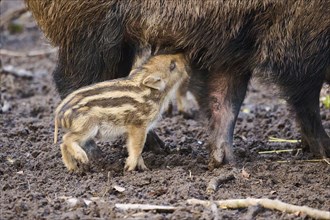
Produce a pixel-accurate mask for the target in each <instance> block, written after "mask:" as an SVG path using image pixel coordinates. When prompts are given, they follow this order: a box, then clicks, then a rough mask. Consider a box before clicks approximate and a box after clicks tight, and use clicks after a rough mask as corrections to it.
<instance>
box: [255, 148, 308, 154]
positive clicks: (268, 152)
mask: <svg viewBox="0 0 330 220" xmlns="http://www.w3.org/2000/svg"><path fill="white" fill-rule="evenodd" d="M301 150H302V149H301V148H297V149H284V150H268V151H259V152H258V154H272V153H276V154H278V153H284V152H293V151H298V152H299V151H301Z"/></svg>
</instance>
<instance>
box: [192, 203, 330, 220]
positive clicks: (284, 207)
mask: <svg viewBox="0 0 330 220" xmlns="http://www.w3.org/2000/svg"><path fill="white" fill-rule="evenodd" d="M187 202H188V204H193V205H196V204H199V205H204V206H211V205H212V203H215V204H217V205H218V206H219V207H220V208H223V209H238V208H247V207H249V206H257V205H260V206H262V207H264V208H267V209H272V210H278V211H281V212H287V213H305V214H306V215H308V216H310V217H312V218H316V219H330V212H327V211H322V210H318V209H313V208H310V207H307V206H297V205H292V204H289V203H284V202H282V201H280V200H272V199H267V198H264V199H254V198H247V199H228V200H218V201H212V202H211V201H205V200H199V199H188V200H187Z"/></svg>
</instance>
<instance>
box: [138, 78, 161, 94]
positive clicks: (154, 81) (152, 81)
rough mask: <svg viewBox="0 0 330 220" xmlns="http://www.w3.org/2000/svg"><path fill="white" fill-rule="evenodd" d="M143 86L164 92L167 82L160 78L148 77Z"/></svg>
mask: <svg viewBox="0 0 330 220" xmlns="http://www.w3.org/2000/svg"><path fill="white" fill-rule="evenodd" d="M142 83H143V85H145V86H147V87H150V88H152V89H157V90H159V91H163V90H164V89H165V82H164V80H162V78H160V77H159V76H148V77H147V78H145V79H144V80H143V82H142Z"/></svg>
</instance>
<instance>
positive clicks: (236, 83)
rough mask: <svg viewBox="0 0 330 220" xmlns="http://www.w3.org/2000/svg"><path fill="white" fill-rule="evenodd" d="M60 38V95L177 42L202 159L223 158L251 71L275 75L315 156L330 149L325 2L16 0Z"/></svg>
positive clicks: (329, 28)
mask: <svg viewBox="0 0 330 220" xmlns="http://www.w3.org/2000/svg"><path fill="white" fill-rule="evenodd" d="M25 1H26V3H27V5H28V7H29V9H30V10H31V11H32V13H33V15H34V17H35V18H36V20H37V22H38V24H39V25H40V27H41V29H42V30H43V31H44V33H45V35H46V36H47V37H48V38H49V39H50V41H51V42H52V43H53V44H54V45H56V46H59V61H58V66H57V68H56V70H55V72H54V80H55V83H56V85H57V88H58V91H59V93H60V94H61V96H62V97H65V96H66V95H67V94H68V93H69V92H71V91H72V90H75V89H77V88H79V87H81V86H85V85H87V84H91V83H93V82H98V81H102V80H107V79H112V78H118V77H122V76H123V75H121V74H124V75H127V74H128V73H129V70H130V69H131V65H132V62H133V60H134V54H135V51H136V50H137V49H138V48H140V47H141V45H145V44H151V45H152V46H155V47H159V48H165V49H166V48H167V47H169V48H174V49H175V50H178V51H183V52H184V53H185V55H186V57H187V58H188V59H189V60H190V62H191V66H192V67H194V68H195V69H202V71H200V70H198V71H193V73H192V79H194V78H196V79H197V78H198V79H201V83H202V86H201V87H198V88H196V90H197V91H198V92H199V100H203V101H204V103H201V106H202V107H203V108H204V110H205V112H206V113H207V115H208V117H209V118H210V132H211V135H210V136H211V140H210V143H211V146H212V147H211V149H212V154H211V161H210V167H211V168H213V167H217V166H219V165H220V164H222V163H223V162H224V161H226V160H231V159H232V144H233V131H234V127H235V121H236V117H237V115H238V113H239V109H240V106H241V103H242V102H243V99H244V97H245V93H246V89H247V85H248V83H249V80H250V78H251V75H252V73H257V74H254V75H256V76H257V77H260V78H262V79H266V82H268V83H270V82H274V83H276V85H278V87H279V88H280V90H281V93H282V96H283V97H284V98H285V99H286V100H287V102H288V104H289V105H290V106H291V108H292V109H293V110H294V112H295V113H296V116H297V120H298V123H299V125H300V128H301V133H302V139H303V141H304V142H305V143H307V144H308V146H309V149H310V150H311V151H312V152H313V154H314V155H315V156H330V138H329V136H328V135H327V134H326V132H325V130H324V128H323V126H322V123H321V117H320V109H319V95H320V89H321V87H322V84H323V82H324V81H325V77H326V71H327V68H328V67H329V65H330V45H329V43H330V1H323V0H314V1H305V0H288V1H278V0H246V1H240V0H230V1H224V0H205V1H201V0H186V1H182V0H171V1H164V0H141V1H135V0H127V1H121V0H100V1H92V0H87V1H86V0H75V1H67V0H48V1H44V0H25Z"/></svg>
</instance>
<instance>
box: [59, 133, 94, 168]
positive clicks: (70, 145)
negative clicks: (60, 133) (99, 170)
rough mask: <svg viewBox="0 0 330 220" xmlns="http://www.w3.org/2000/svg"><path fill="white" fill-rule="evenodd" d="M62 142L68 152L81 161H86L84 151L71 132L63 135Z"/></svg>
mask: <svg viewBox="0 0 330 220" xmlns="http://www.w3.org/2000/svg"><path fill="white" fill-rule="evenodd" d="M63 140H64V143H65V145H66V146H67V150H68V151H69V153H70V154H71V155H72V156H73V157H74V158H76V159H77V160H78V161H80V162H82V163H85V164H86V163H88V161H89V160H88V157H87V154H86V152H85V151H84V150H83V149H82V148H81V147H80V146H79V144H78V142H77V137H76V135H74V134H73V133H68V134H66V135H64V137H63Z"/></svg>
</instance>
